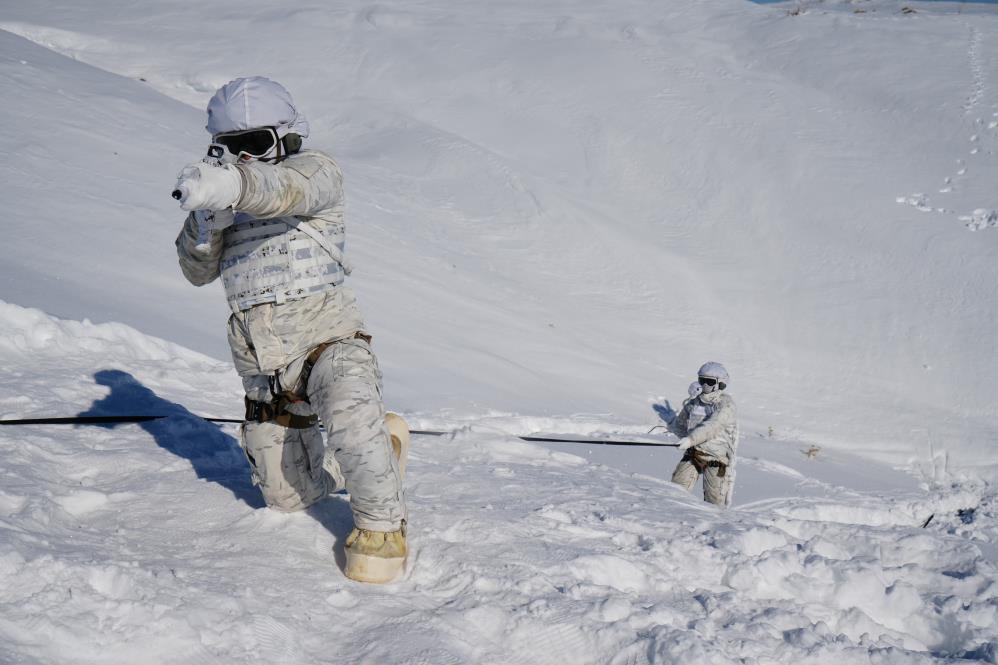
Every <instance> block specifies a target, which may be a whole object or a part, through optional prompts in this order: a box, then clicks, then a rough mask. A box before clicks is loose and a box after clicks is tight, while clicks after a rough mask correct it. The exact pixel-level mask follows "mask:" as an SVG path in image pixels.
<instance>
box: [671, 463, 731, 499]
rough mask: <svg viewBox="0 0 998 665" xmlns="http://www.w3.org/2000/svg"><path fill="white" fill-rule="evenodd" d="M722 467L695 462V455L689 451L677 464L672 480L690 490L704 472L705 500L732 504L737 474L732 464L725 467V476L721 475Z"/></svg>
mask: <svg viewBox="0 0 998 665" xmlns="http://www.w3.org/2000/svg"><path fill="white" fill-rule="evenodd" d="M722 468H723V467H717V466H707V465H706V464H703V463H694V458H693V456H692V455H691V454H689V453H687V454H686V455H684V456H683V459H681V460H680V461H679V464H677V465H676V470H675V471H673V472H672V482H674V483H676V484H677V485H681V486H682V487H684V488H685V489H686V491H687V492H688V491H690V490H691V489H693V486H694V485H696V482H697V479H698V478H699V477H700V476H701V474H702V475H703V500H704V501H706V502H708V503H713V504H715V505H718V506H721V507H722V508H723V507H725V506H730V505H731V495H732V493H733V492H732V490H733V489H734V480H735V475H734V469H733V468H732V467H731V466H728V467H726V468H725V473H724V475H723V476H722V475H720V472H721V469H722Z"/></svg>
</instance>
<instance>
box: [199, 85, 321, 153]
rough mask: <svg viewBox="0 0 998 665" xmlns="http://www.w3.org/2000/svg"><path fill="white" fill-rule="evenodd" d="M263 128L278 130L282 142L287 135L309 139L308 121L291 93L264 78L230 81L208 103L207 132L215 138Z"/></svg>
mask: <svg viewBox="0 0 998 665" xmlns="http://www.w3.org/2000/svg"><path fill="white" fill-rule="evenodd" d="M260 127H273V128H275V130H276V131H277V136H278V138H279V139H283V138H284V137H285V136H287V135H288V134H297V135H299V136H301V137H302V138H305V137H307V136H308V120H306V119H305V116H304V115H302V114H301V113H299V112H298V109H297V108H295V103H294V100H293V99H291V93H289V92H288V91H287V89H286V88H285V87H284V86H282V85H281V84H280V83H277V82H276V81H271V80H270V79H268V78H265V77H263V76H250V77H248V78H237V79H234V80H232V81H229V82H228V83H226V84H225V85H223V86H222V87H221V88H219V89H218V91H217V92H216V93H215V94H214V95H213V96H212V98H211V101H209V102H208V124H207V125H206V126H205V129H207V130H208V133H209V134H211V135H212V136H216V135H217V134H225V133H228V132H238V131H242V130H246V129H257V128H260ZM274 152H276V147H275V149H274ZM272 156H273V155H270V154H268V155H265V157H272Z"/></svg>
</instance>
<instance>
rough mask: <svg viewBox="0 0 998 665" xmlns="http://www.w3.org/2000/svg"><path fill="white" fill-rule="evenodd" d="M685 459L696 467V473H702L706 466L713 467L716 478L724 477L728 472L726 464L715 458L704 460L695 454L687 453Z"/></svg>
mask: <svg viewBox="0 0 998 665" xmlns="http://www.w3.org/2000/svg"><path fill="white" fill-rule="evenodd" d="M686 459H687V460H689V462H690V463H691V464H692V465H693V466H694V467H695V468H696V470H697V473H703V471H704V469H706V468H707V467H714V468H716V469H717V477H718V478H724V476H726V475H727V474H728V465H727V464H725V463H724V462H719V461H718V460H716V459H710V460H705V459H702V458H701V457H699V456H698V455H696V454H687V456H686Z"/></svg>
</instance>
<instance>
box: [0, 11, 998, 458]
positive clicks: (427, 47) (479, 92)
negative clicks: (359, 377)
mask: <svg viewBox="0 0 998 665" xmlns="http://www.w3.org/2000/svg"><path fill="white" fill-rule="evenodd" d="M853 4H855V3H853ZM909 4H910V3H909ZM809 6H810V7H811V9H809V10H808V11H805V12H803V13H800V14H799V15H791V14H792V12H791V13H788V11H787V10H786V8H784V7H782V6H771V5H765V6H763V5H757V4H752V3H749V2H737V1H735V0H723V1H722V0H705V1H701V2H695V3H689V2H669V3H663V2H648V1H640V2H639V1H629V2H614V3H596V4H594V3H587V2H581V1H569V0H562V1H559V2H536V1H534V0H530V1H527V0H522V1H519V2H503V3H494V2H485V1H477V2H464V3H450V2H434V1H432V0H431V1H428V2H421V3H376V4H372V3H367V2H353V1H350V2H340V3H335V4H333V5H330V4H329V3H325V2H314V1H313V2H301V3H295V5H294V7H293V8H283V7H281V6H280V5H275V4H274V3H271V2H264V1H262V0H238V1H236V0H219V1H217V2H212V3H208V4H204V3H178V2H168V1H166V0H163V1H160V2H145V3H133V2H122V1H120V0H104V1H102V2H88V3H82V4H81V3H75V2H68V1H66V0H61V1H56V0H38V1H36V2H31V3H7V5H5V6H4V7H3V8H2V9H0V30H2V31H0V55H2V60H0V85H2V87H3V89H4V91H5V94H4V105H3V106H4V122H3V123H2V128H0V149H2V150H3V152H4V154H5V155H7V159H5V160H3V162H2V164H0V188H2V189H0V191H2V195H3V200H4V205H5V209H6V210H7V221H6V222H5V225H4V229H5V234H4V235H5V238H4V245H5V248H6V251H5V258H4V261H3V264H2V267H0V284H2V288H0V297H2V298H3V299H4V300H6V301H8V302H12V303H18V304H21V305H27V306H33V307H40V308H42V309H43V310H45V311H47V312H50V313H53V314H57V315H62V316H67V317H71V318H77V319H82V318H89V319H91V320H95V321H108V320H110V321H120V322H124V323H128V324H130V325H134V326H136V327H137V328H139V329H140V330H143V331H145V332H148V333H151V334H155V335H157V336H159V337H164V338H167V339H171V340H174V341H176V342H179V343H182V344H184V345H185V346H188V347H191V348H195V349H198V350H201V351H204V352H207V353H210V354H212V355H213V356H215V357H217V358H219V359H224V358H226V354H227V351H226V349H225V346H224V335H223V328H222V322H223V319H224V316H225V307H224V303H223V301H222V297H221V294H220V292H219V289H218V288H217V287H209V288H204V289H201V290H197V289H195V288H193V287H190V286H189V285H186V284H185V283H184V281H183V279H182V277H181V276H180V274H179V271H178V270H177V268H176V267H175V259H174V257H173V247H172V239H173V236H174V235H175V233H176V230H177V228H178V226H179V223H180V221H181V218H182V215H181V214H180V212H179V211H178V210H177V207H176V204H175V202H173V201H172V200H171V199H170V198H169V196H168V192H169V190H170V187H171V186H172V183H173V178H174V174H175V173H176V172H177V170H178V169H179V168H180V167H181V166H182V165H183V164H184V163H186V162H188V161H192V160H195V159H197V158H199V157H200V155H201V154H202V153H203V150H204V147H205V144H206V138H207V137H206V135H205V134H204V133H203V131H202V129H201V128H202V127H203V125H204V118H203V107H204V105H205V103H206V101H207V99H208V97H209V96H210V94H211V93H212V92H213V91H214V89H215V88H216V87H217V86H218V85H220V84H222V83H224V82H225V81H227V80H229V79H230V78H233V77H235V76H238V75H248V74H263V75H268V76H271V77H273V78H275V79H278V80H280V81H282V82H283V83H285V84H286V85H287V86H288V87H289V88H290V89H291V90H292V91H293V93H294V94H295V95H296V97H297V98H298V100H299V102H300V105H301V107H302V109H303V110H304V111H305V112H306V113H307V114H308V115H309V117H310V119H311V121H312V128H313V136H312V137H311V139H310V144H311V145H313V146H315V147H318V148H322V149H326V150H328V151H330V152H331V153H332V154H333V155H335V156H336V157H337V158H338V159H339V160H340V161H341V162H342V165H343V167H344V171H345V173H346V179H347V180H346V182H347V194H348V205H349V210H348V214H349V237H350V251H351V254H352V255H353V256H354V258H355V263H356V264H357V265H358V266H359V267H358V269H357V271H356V273H355V276H354V278H353V280H352V281H353V285H354V286H355V287H356V288H357V289H358V290H359V292H360V295H361V298H362V304H363V306H364V308H365V311H366V313H367V316H368V319H369V324H370V328H371V330H372V331H373V332H374V334H375V337H376V338H377V342H376V344H377V347H378V349H379V352H380V357H381V359H382V364H383V366H384V367H385V369H386V381H387V396H388V399H389V401H390V402H391V404H392V405H393V407H394V408H396V409H398V410H401V411H405V412H408V413H416V412H418V413H422V414H424V415H441V414H444V413H458V414H464V415H467V414H472V415H474V414H482V413H495V412H498V413H519V414H532V415H538V416H571V415H573V414H578V413H589V414H609V415H610V416H612V418H613V419H614V420H615V421H618V422H628V423H638V424H648V425H651V424H654V423H656V422H657V417H656V415H655V413H654V412H653V410H652V404H653V403H656V402H660V401H661V399H662V398H668V399H670V400H672V401H676V400H677V399H678V398H679V397H681V396H682V395H683V392H684V388H685V386H686V384H687V382H688V381H689V380H690V379H691V378H692V374H693V373H694V372H695V369H696V367H697V366H698V365H699V364H700V363H701V362H703V361H705V360H708V359H714V360H720V361H722V362H724V363H726V364H727V365H728V367H729V368H730V370H731V372H732V375H733V377H734V378H733V381H732V385H731V390H732V392H733V393H734V394H735V396H736V398H737V400H738V403H739V405H740V408H741V413H742V420H743V423H744V425H745V428H746V430H747V431H755V432H763V431H769V430H770V428H772V431H774V432H775V433H776V434H777V436H782V437H784V438H796V439H806V440H808V441H810V442H814V443H818V444H819V445H833V446H838V447H842V448H848V449H851V450H854V451H857V452H860V453H862V454H865V455H872V456H875V457H878V458H880V459H883V460H887V461H890V462H892V463H896V464H909V463H917V464H919V465H920V467H921V468H923V470H924V469H927V468H931V467H934V466H938V465H939V464H945V465H946V466H947V468H949V469H950V470H955V469H961V468H962V469H965V470H968V471H970V472H972V473H974V474H985V475H989V476H993V475H994V473H995V469H996V468H998V467H996V464H998V452H996V451H998V447H996V446H994V445H993V442H994V440H995V435H996V431H998V426H996V422H998V419H996V416H998V400H995V399H994V390H993V387H994V386H995V385H998V354H995V353H993V348H992V347H993V342H992V339H991V338H992V337H993V335H992V334H991V332H992V330H993V327H994V323H995V321H996V314H998V312H996V308H998V305H996V299H995V297H994V293H993V285H994V283H995V281H996V277H998V261H996V259H998V249H996V248H998V229H995V228H993V227H994V225H995V222H994V219H995V218H996V217H998V216H995V215H992V214H991V211H992V210H994V209H995V208H998V194H996V193H995V191H994V183H995V182H996V181H998V158H996V156H995V154H994V152H995V148H996V147H998V128H996V120H998V116H996V115H995V114H996V113H998V79H996V76H998V75H996V74H995V72H996V71H998V68H996V67H995V64H996V62H998V40H996V39H994V36H995V34H996V32H998V17H996V16H995V15H994V14H992V13H986V12H977V13H974V14H958V13H956V12H955V11H949V10H947V9H945V7H948V5H945V4H943V5H934V4H924V5H919V4H917V3H916V4H915V5H914V6H917V7H918V8H919V10H918V11H917V12H916V13H901V12H900V4H895V3H885V2H881V3H878V4H877V5H876V8H879V11H867V12H866V13H854V11H853V7H852V5H842V4H833V3H829V4H828V5H827V10H826V9H824V8H825V7H826V5H824V4H822V3H812V4H811V5H809ZM864 6H870V7H873V5H872V4H870V5H864ZM937 7H939V9H936V8H937ZM840 10H841V11H840ZM975 211H976V212H975ZM971 228H973V229H977V231H976V232H972V231H971ZM946 451H948V452H949V458H948V459H946Z"/></svg>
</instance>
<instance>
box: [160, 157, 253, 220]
mask: <svg viewBox="0 0 998 665" xmlns="http://www.w3.org/2000/svg"><path fill="white" fill-rule="evenodd" d="M242 190H243V181H242V177H241V176H240V175H239V171H238V170H237V169H236V167H234V166H232V165H231V164H226V165H225V166H211V165H210V164H205V163H204V162H195V163H194V164H188V165H187V166H185V167H184V168H183V170H181V171H180V173H179V174H177V186H176V187H175V188H174V190H173V198H175V199H177V200H178V201H180V207H181V208H183V209H184V210H225V209H226V208H228V207H230V206H232V204H234V203H235V202H236V201H237V200H238V199H239V196H240V194H242Z"/></svg>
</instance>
